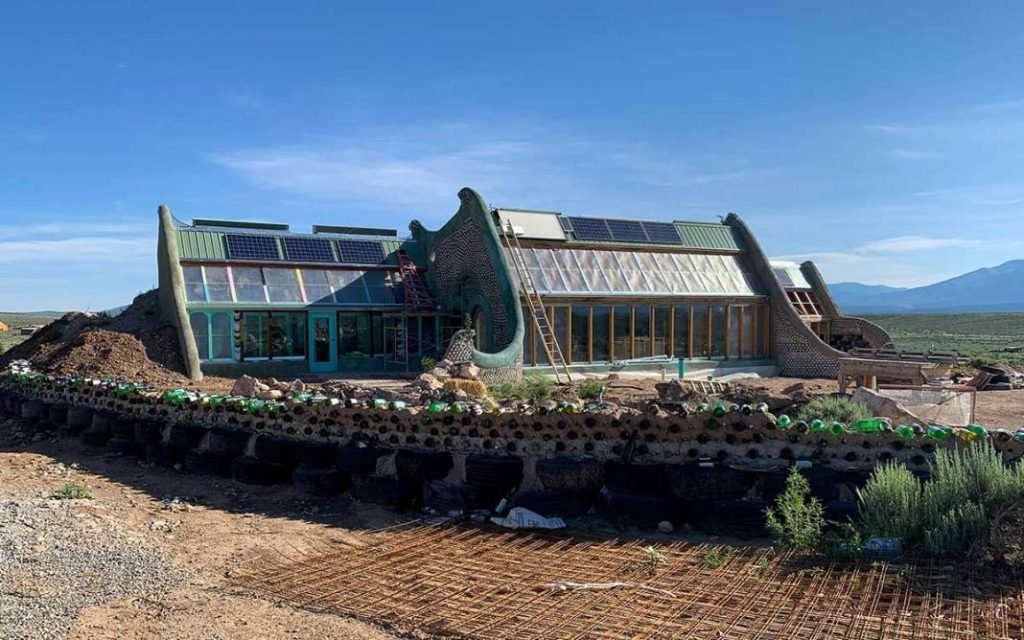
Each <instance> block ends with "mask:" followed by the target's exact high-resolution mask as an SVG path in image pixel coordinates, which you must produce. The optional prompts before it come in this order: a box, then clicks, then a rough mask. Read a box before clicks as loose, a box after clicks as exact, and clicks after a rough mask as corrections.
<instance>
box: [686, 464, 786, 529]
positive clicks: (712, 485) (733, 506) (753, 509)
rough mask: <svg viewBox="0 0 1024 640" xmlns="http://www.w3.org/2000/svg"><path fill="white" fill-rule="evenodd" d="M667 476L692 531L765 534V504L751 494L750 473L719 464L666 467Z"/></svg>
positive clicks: (753, 482) (751, 477) (752, 487)
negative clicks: (682, 506)
mask: <svg viewBox="0 0 1024 640" xmlns="http://www.w3.org/2000/svg"><path fill="white" fill-rule="evenodd" d="M666 476H667V482H668V490H669V491H670V492H671V494H672V495H673V496H675V497H676V498H678V499H679V500H680V501H682V503H683V505H684V509H685V510H686V513H687V517H688V519H689V522H690V525H691V526H693V528H695V529H697V530H699V531H702V532H704V533H708V534H712V535H732V536H735V537H739V538H745V539H749V538H757V537H761V536H762V535H764V534H765V529H764V509H765V506H766V503H765V501H764V500H761V499H758V498H756V497H752V496H750V495H749V494H750V493H751V492H752V490H753V489H754V487H755V478H754V477H753V476H751V475H750V474H749V473H747V472H745V471H741V470H739V469H733V468H731V467H727V466H722V465H717V464H716V465H712V466H703V465H700V464H677V465H669V466H668V467H667V468H666Z"/></svg>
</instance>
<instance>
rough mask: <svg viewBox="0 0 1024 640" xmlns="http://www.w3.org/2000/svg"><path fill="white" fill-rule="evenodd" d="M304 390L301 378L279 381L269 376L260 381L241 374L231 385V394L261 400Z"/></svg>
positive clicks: (279, 397) (281, 396)
mask: <svg viewBox="0 0 1024 640" xmlns="http://www.w3.org/2000/svg"><path fill="white" fill-rule="evenodd" d="M304 391H306V383H304V382H303V381H302V380H298V379H296V380H292V381H291V382H281V381H279V380H278V379H277V378H269V379H268V380H267V381H266V382H260V381H259V380H258V379H257V378H254V377H252V376H242V377H241V378H239V379H238V380H235V384H234V385H232V387H231V395H233V396H246V397H248V398H259V399H261V400H280V399H282V398H284V397H286V396H287V395H288V394H290V393H302V392H304Z"/></svg>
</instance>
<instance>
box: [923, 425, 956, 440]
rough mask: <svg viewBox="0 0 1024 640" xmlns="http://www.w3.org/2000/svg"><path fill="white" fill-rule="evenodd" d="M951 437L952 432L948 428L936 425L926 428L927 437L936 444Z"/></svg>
mask: <svg viewBox="0 0 1024 640" xmlns="http://www.w3.org/2000/svg"><path fill="white" fill-rule="evenodd" d="M952 435H953V430H952V429H950V428H949V427H940V426H938V425H932V426H930V427H928V437H929V438H931V439H932V440H934V441H936V442H943V441H944V440H948V439H949V438H950V436H952Z"/></svg>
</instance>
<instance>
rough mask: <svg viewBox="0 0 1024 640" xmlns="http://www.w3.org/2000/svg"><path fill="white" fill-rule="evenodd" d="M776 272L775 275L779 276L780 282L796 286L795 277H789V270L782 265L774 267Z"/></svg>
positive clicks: (784, 284)
mask: <svg viewBox="0 0 1024 640" xmlns="http://www.w3.org/2000/svg"><path fill="white" fill-rule="evenodd" d="M772 271H774V272H775V277H776V278H778V280H779V284H781V285H782V286H784V287H792V286H794V283H793V278H791V277H789V271H788V270H786V269H784V268H782V267H775V268H774V269H772Z"/></svg>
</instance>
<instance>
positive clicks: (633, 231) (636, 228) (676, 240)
mask: <svg viewBox="0 0 1024 640" xmlns="http://www.w3.org/2000/svg"><path fill="white" fill-rule="evenodd" d="M559 221H560V222H561V223H562V229H564V230H565V231H567V232H569V231H571V232H572V233H573V235H575V237H576V239H577V240H584V241H591V242H642V243H652V244H675V245H678V244H682V239H681V238H680V237H679V231H678V230H677V229H676V226H675V225H674V224H672V223H671V222H641V221H639V220H619V219H616V218H581V217H568V218H563V217H559Z"/></svg>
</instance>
